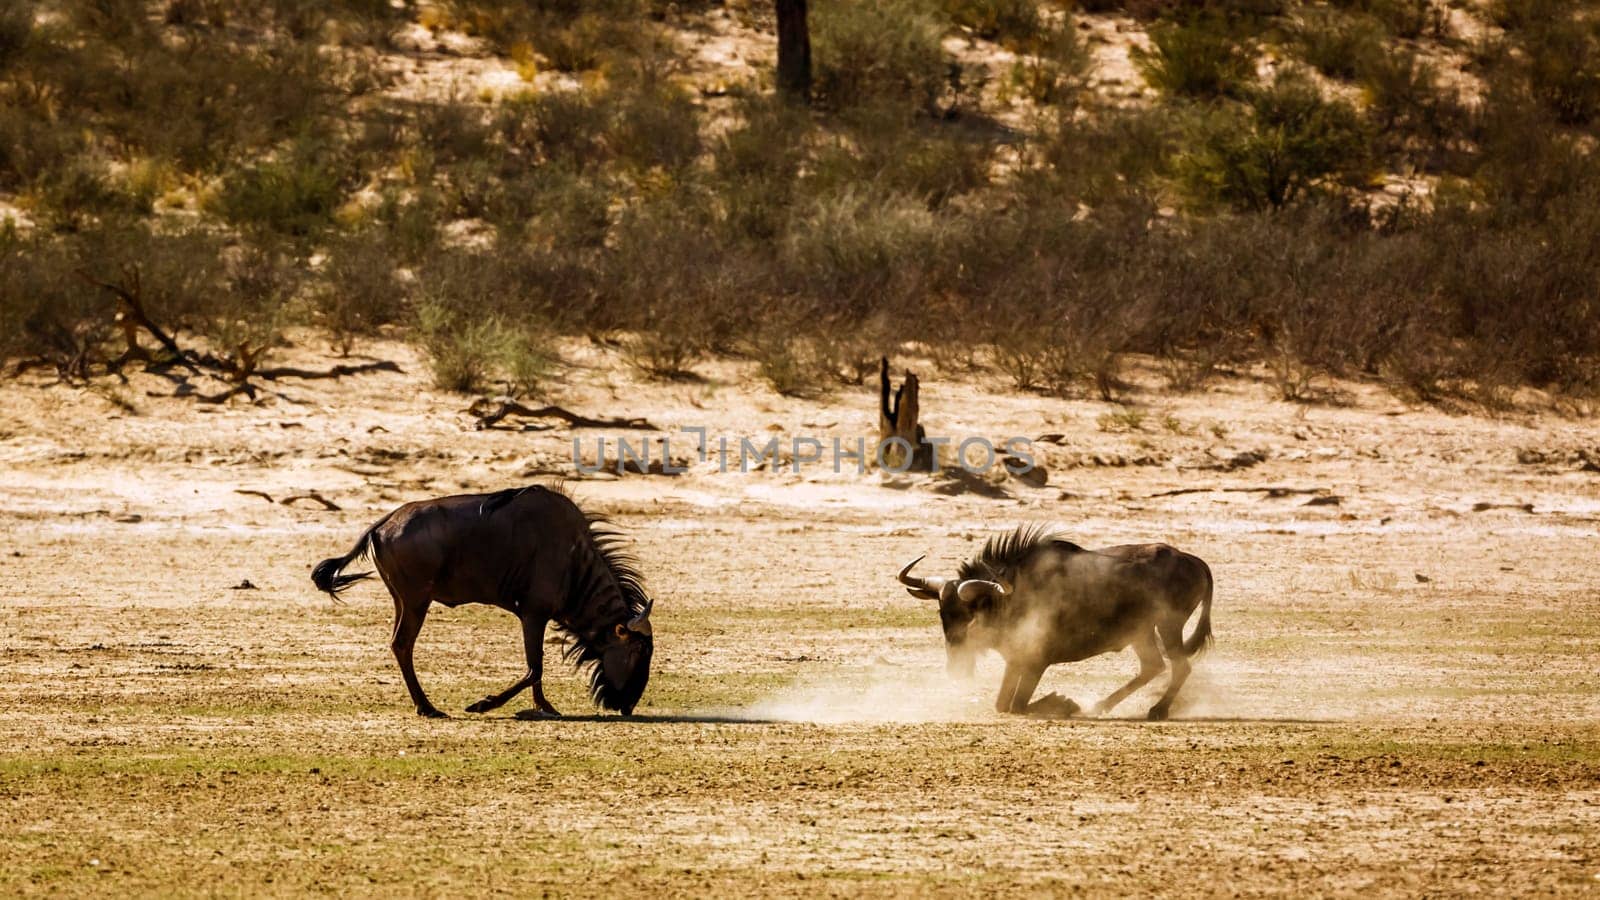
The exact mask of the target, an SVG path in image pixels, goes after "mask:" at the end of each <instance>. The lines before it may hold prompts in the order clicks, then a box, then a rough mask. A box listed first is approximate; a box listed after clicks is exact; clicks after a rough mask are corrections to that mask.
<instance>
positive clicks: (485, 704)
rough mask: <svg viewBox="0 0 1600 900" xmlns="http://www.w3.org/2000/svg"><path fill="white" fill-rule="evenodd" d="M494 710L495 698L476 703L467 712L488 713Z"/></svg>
mask: <svg viewBox="0 0 1600 900" xmlns="http://www.w3.org/2000/svg"><path fill="white" fill-rule="evenodd" d="M494 708H495V702H494V698H493V697H485V698H483V699H482V700H479V701H478V702H477V703H474V704H472V705H471V706H469V707H467V712H469V713H481V712H488V711H489V710H491V709H494Z"/></svg>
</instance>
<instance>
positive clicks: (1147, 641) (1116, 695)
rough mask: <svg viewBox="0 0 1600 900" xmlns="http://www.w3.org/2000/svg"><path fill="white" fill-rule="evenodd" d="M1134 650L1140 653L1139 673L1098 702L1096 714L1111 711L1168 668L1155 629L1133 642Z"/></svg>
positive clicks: (1095, 709) (1095, 707) (1095, 706)
mask: <svg viewBox="0 0 1600 900" xmlns="http://www.w3.org/2000/svg"><path fill="white" fill-rule="evenodd" d="M1133 652H1135V653H1137V654H1139V674H1137V675H1135V676H1133V678H1131V679H1129V680H1128V683H1127V684H1125V685H1123V686H1122V687H1119V688H1117V689H1116V690H1114V691H1112V692H1111V694H1110V695H1109V696H1107V697H1106V698H1105V699H1104V700H1101V701H1100V702H1099V703H1096V704H1095V705H1094V714H1095V715H1097V716H1099V715H1104V714H1105V713H1108V712H1110V711H1111V709H1112V707H1114V706H1116V705H1117V704H1118V703H1121V702H1122V701H1123V700H1126V699H1127V698H1128V695H1129V694H1131V693H1133V692H1134V691H1137V690H1138V689H1139V688H1142V687H1144V686H1145V685H1146V684H1149V683H1150V679H1152V678H1154V677H1156V676H1157V675H1160V674H1161V670H1162V669H1164V668H1166V663H1165V662H1163V661H1162V659H1161V648H1160V647H1157V646H1156V635H1155V632H1154V631H1153V630H1152V631H1148V632H1146V633H1145V634H1144V636H1143V637H1141V638H1139V639H1138V640H1136V641H1134V642H1133ZM1174 665H1176V663H1174ZM1174 671H1176V670H1174Z"/></svg>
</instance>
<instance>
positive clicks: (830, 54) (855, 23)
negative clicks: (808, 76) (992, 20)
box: [809, 0, 951, 111]
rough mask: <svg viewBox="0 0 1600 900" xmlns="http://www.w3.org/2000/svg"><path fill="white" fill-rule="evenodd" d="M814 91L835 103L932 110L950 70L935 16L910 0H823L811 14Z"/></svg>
mask: <svg viewBox="0 0 1600 900" xmlns="http://www.w3.org/2000/svg"><path fill="white" fill-rule="evenodd" d="M809 24H810V26H811V46H812V59H813V60H814V70H813V71H814V80H813V90H814V92H815V95H816V97H817V98H818V99H819V100H821V101H822V102H824V103H827V104H829V105H831V106H834V107H849V106H856V105H859V104H862V103H884V102H892V103H898V104H901V105H903V106H907V107H910V108H912V109H917V110H923V111H933V110H935V109H936V108H937V106H938V101H939V98H940V97H941V96H942V95H943V94H944V92H945V88H946V86H947V85H948V83H949V79H950V75H951V70H950V66H951V62H950V60H949V59H948V58H947V57H946V55H945V52H944V48H943V47H942V46H940V37H941V33H942V31H943V28H942V26H941V23H940V22H939V20H938V19H937V18H936V17H934V16H932V15H930V14H929V12H928V11H927V9H926V8H925V7H924V6H922V5H921V4H919V3H916V2H912V0H883V2H865V0H827V2H824V3H818V4H816V5H815V6H813V8H812V10H811V13H810V21H809Z"/></svg>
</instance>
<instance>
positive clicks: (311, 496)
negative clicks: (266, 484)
mask: <svg viewBox="0 0 1600 900" xmlns="http://www.w3.org/2000/svg"><path fill="white" fill-rule="evenodd" d="M296 500H315V501H316V502H318V503H320V504H322V508H323V509H327V510H332V511H333V512H338V511H339V504H337V503H335V502H333V501H332V500H329V499H328V498H327V497H324V496H322V495H321V494H319V493H317V492H316V491H311V492H309V493H305V494H294V495H291V496H288V497H285V498H283V499H282V500H279V501H278V502H279V503H281V504H282V505H284V506H288V505H289V504H291V503H293V502H295V501H296Z"/></svg>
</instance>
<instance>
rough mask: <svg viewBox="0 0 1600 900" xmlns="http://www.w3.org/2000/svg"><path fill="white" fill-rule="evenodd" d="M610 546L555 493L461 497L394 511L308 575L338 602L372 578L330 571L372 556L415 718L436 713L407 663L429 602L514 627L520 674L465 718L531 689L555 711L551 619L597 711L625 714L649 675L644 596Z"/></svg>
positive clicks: (604, 534)
mask: <svg viewBox="0 0 1600 900" xmlns="http://www.w3.org/2000/svg"><path fill="white" fill-rule="evenodd" d="M618 542H619V539H618V537H617V535H616V534H615V533H614V532H612V531H610V530H609V529H607V528H606V527H605V526H604V524H603V523H602V522H600V521H599V520H598V519H596V518H594V517H592V516H588V515H586V514H585V513H584V512H583V511H582V510H580V509H578V506H577V504H576V503H573V502H572V500H571V499H570V498H569V497H567V495H566V494H564V493H562V492H561V491H560V490H556V489H553V488H547V487H543V486H534V487H525V488H515V489H511V490H505V491H500V492H499V493H495V494H463V495H459V496H455V497H441V498H439V499H437V500H421V501H418V502H416V503H407V504H406V505H405V506H402V507H400V508H399V509H396V510H395V511H394V512H391V513H389V514H388V515H387V516H384V517H383V518H382V519H379V520H378V522H377V523H376V524H374V525H373V526H372V527H371V528H368V529H367V530H366V532H364V533H363V534H362V535H361V537H360V539H359V540H357V541H356V545H355V546H354V547H353V548H351V550H350V552H349V553H346V554H345V555H344V556H338V557H334V558H333V559H325V560H323V561H322V562H321V563H319V564H318V565H317V567H316V569H315V570H313V571H312V573H311V580H312V581H313V582H315V583H316V586H317V588H318V589H320V590H323V591H327V592H328V593H329V594H332V595H333V596H334V597H338V595H339V593H340V592H341V591H343V590H344V589H345V588H348V587H349V586H350V585H351V584H354V583H355V582H357V581H360V580H361V579H363V578H367V577H369V576H371V575H372V573H371V572H363V573H361V574H359V575H341V574H339V573H340V572H341V571H343V569H344V567H345V566H347V565H349V564H350V563H351V561H352V560H354V559H355V558H356V557H358V556H361V555H362V554H370V555H371V557H372V560H373V562H374V563H376V564H377V567H378V575H379V576H380V577H381V578H382V579H383V583H384V584H385V585H387V586H388V588H389V593H390V594H391V595H393V597H394V636H393V638H392V639H391V640H390V642H389V646H390V648H392V649H393V650H394V658H395V661H396V662H398V663H399V664H400V675H401V677H402V678H404V679H405V682H406V690H408V691H410V692H411V701H412V702H413V703H415V704H416V705H417V713H418V715H423V716H429V717H433V718H441V717H443V716H444V713H442V712H440V711H439V710H438V709H436V708H435V707H434V705H433V704H432V703H430V702H428V697H427V695H425V694H424V693H423V692H422V686H421V685H420V684H418V683H417V673H416V670H415V669H414V668H413V666H412V662H411V651H412V648H413V647H414V646H415V645H416V642H417V632H418V631H420V630H421V629H422V620H423V619H424V618H426V617H427V615H428V607H429V605H431V604H432V603H434V602H435V601H437V602H439V603H442V604H444V605H445V606H451V607H454V606H460V605H462V604H464V603H488V604H490V605H492V606H498V607H500V608H501V609H503V610H506V611H507V612H509V613H511V614H512V615H514V616H516V617H517V618H518V619H521V620H522V649H523V652H524V653H525V654H526V656H527V660H528V671H527V673H526V674H524V675H523V676H522V677H521V678H519V679H518V680H517V681H516V683H514V684H512V685H511V686H510V687H508V688H506V689H505V690H504V691H501V692H500V693H498V694H491V695H489V696H487V697H484V698H483V699H482V700H479V701H478V702H476V703H474V704H472V705H471V706H469V707H467V712H474V713H476V712H487V711H488V710H491V709H495V708H497V707H499V706H502V705H504V704H505V703H506V702H507V701H508V700H510V699H511V698H512V697H515V696H516V695H517V694H518V693H520V692H521V691H522V690H523V689H525V688H529V687H531V688H533V702H534V705H535V706H536V707H537V708H538V709H539V711H540V712H542V713H544V714H546V715H559V713H557V712H556V710H555V708H554V707H552V706H551V705H550V703H549V701H547V700H545V698H544V685H543V683H542V680H541V678H542V674H543V669H544V632H545V626H546V625H548V624H550V623H552V622H553V623H555V626H556V627H557V628H559V629H561V630H562V631H564V632H566V634H567V637H568V644H567V649H566V653H565V656H566V658H567V659H568V660H569V661H571V662H573V663H574V664H575V665H577V666H579V667H583V666H589V667H590V670H591V671H590V673H589V693H590V696H591V697H592V698H593V699H594V702H595V704H596V705H598V706H601V707H604V708H606V709H614V710H619V711H621V713H622V714H623V715H630V714H632V713H633V708H634V706H636V705H637V704H638V702H639V697H640V696H642V695H643V694H644V688H645V683H646V682H648V681H649V680H650V656H651V653H652V652H653V650H654V638H653V637H652V635H651V631H650V607H651V605H652V601H651V600H650V599H649V598H647V597H646V596H645V593H644V585H643V583H642V581H641V579H640V576H639V572H638V570H637V569H636V568H635V565H634V561H633V560H632V559H631V558H630V557H628V556H627V555H626V554H624V553H622V552H621V551H620V550H619V549H618Z"/></svg>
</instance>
